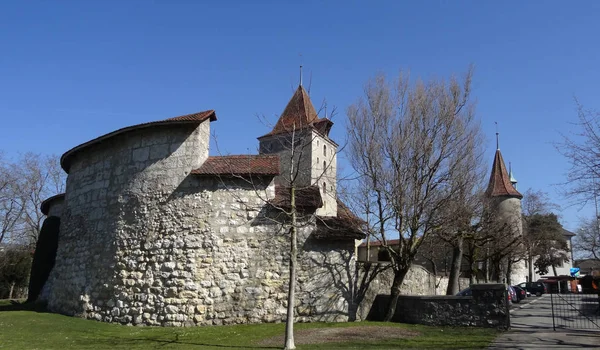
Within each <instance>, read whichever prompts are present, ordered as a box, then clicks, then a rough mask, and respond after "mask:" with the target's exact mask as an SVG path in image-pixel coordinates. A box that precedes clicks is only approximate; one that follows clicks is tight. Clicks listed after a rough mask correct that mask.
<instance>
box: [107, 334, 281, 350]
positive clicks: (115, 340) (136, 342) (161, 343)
mask: <svg viewBox="0 0 600 350" xmlns="http://www.w3.org/2000/svg"><path fill="white" fill-rule="evenodd" d="M174 336H175V339H164V336H162V337H148V338H139V337H138V338H125V337H118V336H111V337H109V339H105V340H104V341H102V340H98V339H96V340H95V343H96V344H100V343H103V344H105V345H107V346H123V345H128V344H129V346H131V347H133V346H138V347H139V346H140V345H144V346H148V347H152V345H151V344H154V345H155V347H154V348H159V347H165V346H169V345H193V346H201V347H207V348H219V349H281V346H258V345H222V344H210V343H206V342H202V341H193V340H181V339H179V338H180V337H179V334H177V333H176V334H174ZM161 338H162V339H161Z"/></svg>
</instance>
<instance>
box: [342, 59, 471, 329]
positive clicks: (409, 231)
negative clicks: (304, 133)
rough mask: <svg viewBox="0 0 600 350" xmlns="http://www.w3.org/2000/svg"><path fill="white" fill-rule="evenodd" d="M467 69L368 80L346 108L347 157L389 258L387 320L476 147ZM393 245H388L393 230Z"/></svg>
mask: <svg viewBox="0 0 600 350" xmlns="http://www.w3.org/2000/svg"><path fill="white" fill-rule="evenodd" d="M471 78H472V69H469V71H468V72H467V74H466V77H465V79H464V81H463V82H462V84H461V83H459V81H458V80H457V79H456V78H451V79H450V80H449V81H444V80H433V81H430V82H423V81H418V82H417V83H416V84H415V85H411V84H410V83H409V80H408V78H407V76H406V75H404V74H402V73H401V74H400V75H399V77H398V79H397V80H395V81H394V82H393V83H389V82H388V81H386V79H385V77H384V76H381V75H380V76H377V77H376V78H374V79H372V80H370V81H369V82H368V83H367V85H366V87H365V95H364V97H361V98H359V100H358V101H357V102H356V103H355V104H353V105H351V106H350V107H349V108H348V112H347V114H348V124H347V130H348V136H349V158H350V162H351V164H352V166H353V168H354V170H355V171H356V172H357V173H358V175H359V177H360V180H359V181H358V186H361V187H365V188H366V189H368V193H369V200H370V201H371V202H372V203H373V205H372V208H373V210H372V213H370V214H371V215H372V216H373V217H374V218H376V219H375V220H373V223H372V226H373V230H374V231H375V232H376V233H377V239H379V240H380V241H381V245H382V247H383V249H386V250H387V251H388V253H389V255H390V258H391V266H392V269H393V271H394V280H393V283H392V288H391V299H390V304H389V308H388V311H387V314H386V316H385V320H386V321H389V320H391V318H392V316H393V315H394V312H395V309H396V304H397V300H398V296H399V294H400V287H401V285H402V281H403V280H404V277H405V276H406V273H407V272H408V270H409V269H410V267H411V265H412V262H413V260H414V257H415V255H416V253H417V250H418V248H419V246H420V245H421V243H422V242H423V240H424V239H426V237H427V236H429V235H430V234H431V233H433V232H436V231H437V230H439V229H440V216H442V210H443V208H444V207H445V206H446V205H449V204H450V203H451V202H452V201H453V199H455V198H456V196H457V195H458V193H459V188H458V186H454V181H455V179H457V178H458V176H460V174H464V172H465V169H464V166H466V165H467V164H466V162H464V159H468V158H470V157H471V155H472V154H473V152H474V151H475V146H476V140H478V139H480V138H479V132H480V131H479V130H480V129H479V126H478V123H477V122H476V120H475V117H474V106H473V104H472V103H471V102H470V100H469V98H470V93H471ZM396 236H397V237H398V244H397V245H391V244H388V240H389V238H390V237H396Z"/></svg>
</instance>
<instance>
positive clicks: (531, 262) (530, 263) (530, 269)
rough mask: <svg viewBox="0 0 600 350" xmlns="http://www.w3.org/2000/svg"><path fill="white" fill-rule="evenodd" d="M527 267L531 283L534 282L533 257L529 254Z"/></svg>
mask: <svg viewBox="0 0 600 350" xmlns="http://www.w3.org/2000/svg"><path fill="white" fill-rule="evenodd" d="M527 267H529V281H528V282H533V255H532V254H531V252H529V254H528V256H527Z"/></svg>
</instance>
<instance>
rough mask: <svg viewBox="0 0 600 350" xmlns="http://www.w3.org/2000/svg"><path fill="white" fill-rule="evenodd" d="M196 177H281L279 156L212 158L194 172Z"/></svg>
mask: <svg viewBox="0 0 600 350" xmlns="http://www.w3.org/2000/svg"><path fill="white" fill-rule="evenodd" d="M191 174H194V175H220V176H233V175H256V176H259V175H260V176H276V175H279V156H278V155H262V154H261V155H236V156H216V157H215V156H211V157H208V159H207V160H206V161H205V162H204V163H203V164H202V166H201V167H200V168H198V169H195V170H192V172H191Z"/></svg>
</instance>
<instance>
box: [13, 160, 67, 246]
mask: <svg viewBox="0 0 600 350" xmlns="http://www.w3.org/2000/svg"><path fill="white" fill-rule="evenodd" d="M20 177H21V181H20V187H21V189H20V191H21V193H22V196H23V198H24V199H25V211H24V213H23V214H24V217H23V219H24V222H23V223H24V226H23V229H24V234H25V237H26V239H27V240H28V243H29V244H33V245H35V242H36V241H37V238H38V235H39V233H40V229H41V228H42V222H43V220H44V214H43V213H42V212H41V209H40V206H41V205H42V202H43V201H44V200H45V199H47V198H49V197H51V196H53V195H56V194H59V193H63V192H64V190H65V183H66V173H65V172H64V171H63V170H62V168H61V167H60V159H59V157H58V156H56V155H40V154H34V153H26V154H25V155H23V157H22V158H21V159H20Z"/></svg>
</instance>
